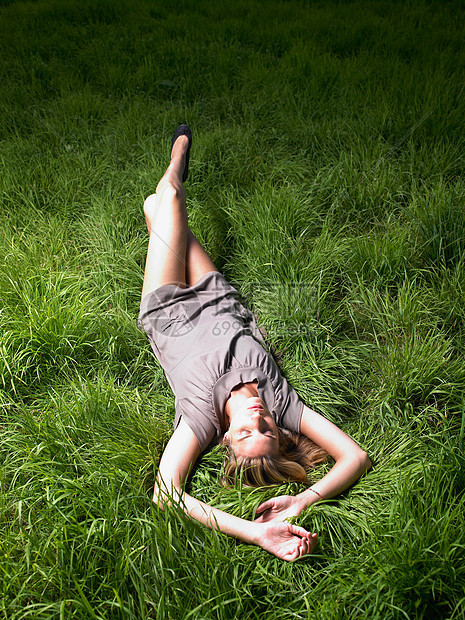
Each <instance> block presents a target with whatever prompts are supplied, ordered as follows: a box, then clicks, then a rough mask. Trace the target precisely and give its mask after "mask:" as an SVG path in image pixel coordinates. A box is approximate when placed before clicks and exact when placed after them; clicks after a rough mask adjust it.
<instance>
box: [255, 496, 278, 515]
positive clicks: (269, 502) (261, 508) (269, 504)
mask: <svg viewBox="0 0 465 620" xmlns="http://www.w3.org/2000/svg"><path fill="white" fill-rule="evenodd" d="M273 506H274V501H273V500H272V499H267V500H266V502H263V503H262V504H260V506H259V507H258V508H257V510H256V511H255V512H256V513H257V512H263V511H264V510H268V508H273Z"/></svg>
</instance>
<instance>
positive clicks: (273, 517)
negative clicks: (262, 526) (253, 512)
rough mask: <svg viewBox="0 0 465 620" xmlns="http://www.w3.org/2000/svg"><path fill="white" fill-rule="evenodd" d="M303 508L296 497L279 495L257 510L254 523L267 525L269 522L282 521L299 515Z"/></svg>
mask: <svg viewBox="0 0 465 620" xmlns="http://www.w3.org/2000/svg"><path fill="white" fill-rule="evenodd" d="M304 508H305V506H304V505H303V504H302V502H301V501H300V500H299V497H298V496H295V497H293V496H291V495H279V496H278V497H272V498H271V499H268V500H267V501H266V502H263V504H260V506H259V507H258V508H257V514H260V513H261V514H260V516H259V517H257V518H256V519H255V521H256V523H267V522H269V521H284V520H285V519H289V517H296V516H297V515H299V514H300V513H301V512H302V510H303V509H304Z"/></svg>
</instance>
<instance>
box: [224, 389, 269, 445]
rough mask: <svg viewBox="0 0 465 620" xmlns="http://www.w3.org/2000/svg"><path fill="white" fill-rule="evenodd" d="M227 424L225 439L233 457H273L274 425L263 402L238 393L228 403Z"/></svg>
mask: <svg viewBox="0 0 465 620" xmlns="http://www.w3.org/2000/svg"><path fill="white" fill-rule="evenodd" d="M229 416H230V424H229V429H228V431H227V433H225V439H226V441H228V442H229V445H230V446H231V448H232V450H233V452H234V454H236V455H237V456H248V457H255V456H267V455H268V456H277V455H278V452H279V439H278V427H277V426H276V423H275V421H274V419H273V417H272V415H271V413H270V412H269V411H268V409H267V408H266V407H265V404H264V402H263V401H262V400H261V399H260V398H257V397H255V396H252V397H247V396H242V395H238V396H237V397H235V398H234V399H230V402H229Z"/></svg>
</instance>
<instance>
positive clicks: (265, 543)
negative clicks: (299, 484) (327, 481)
mask: <svg viewBox="0 0 465 620" xmlns="http://www.w3.org/2000/svg"><path fill="white" fill-rule="evenodd" d="M305 507H306V505H305V504H304V503H303V502H302V500H301V499H300V498H299V496H295V497H293V496H291V495H280V496H278V497H273V498H271V499H269V500H267V501H266V502H263V503H262V504H260V506H259V507H258V508H257V514H259V516H258V517H257V518H256V519H255V521H254V524H256V526H257V527H258V532H257V534H258V536H257V544H258V545H259V546H260V547H262V548H263V549H266V550H267V551H269V552H270V553H272V554H273V555H275V556H276V557H278V558H281V559H282V560H287V561H289V562H290V561H293V560H297V559H298V558H301V557H302V556H304V555H307V554H309V553H312V552H313V550H314V549H315V547H316V544H317V535H316V534H315V533H313V534H312V533H310V532H308V531H307V530H306V529H304V528H303V527H300V526H298V525H293V524H291V523H285V522H284V520H285V519H288V518H290V517H296V516H297V515H299V514H300V513H301V512H302V510H303V509H304V508H305Z"/></svg>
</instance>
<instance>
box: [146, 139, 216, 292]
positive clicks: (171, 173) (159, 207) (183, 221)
mask: <svg viewBox="0 0 465 620" xmlns="http://www.w3.org/2000/svg"><path fill="white" fill-rule="evenodd" d="M187 144H188V140H187V138H186V137H185V136H180V137H179V138H178V139H177V140H176V142H175V144H174V145H173V150H172V152H171V163H170V165H169V166H168V168H167V170H166V172H165V174H164V175H163V177H162V179H161V180H160V182H159V183H158V185H157V190H156V193H155V194H152V195H151V196H149V197H148V198H147V199H146V201H145V203H144V213H145V218H146V222H147V228H148V231H149V233H150V240H149V247H148V250H147V260H146V264H145V275H144V284H143V287H142V297H145V295H147V294H148V293H150V292H151V291H153V290H155V289H156V288H158V287H159V286H163V285H164V284H176V285H178V286H186V285H187V286H191V285H192V284H195V282H197V280H199V279H200V278H201V277H202V276H203V275H204V274H205V273H207V272H208V271H215V270H216V268H215V265H214V264H213V262H212V261H211V260H210V258H209V256H208V254H207V253H206V252H205V250H204V249H203V248H202V246H201V245H200V243H199V242H198V241H197V239H196V238H195V236H194V235H193V234H192V232H191V231H190V230H189V228H188V223H187V210H186V191H185V189H184V185H183V183H182V180H181V179H182V174H183V171H184V158H185V154H186V149H187Z"/></svg>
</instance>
